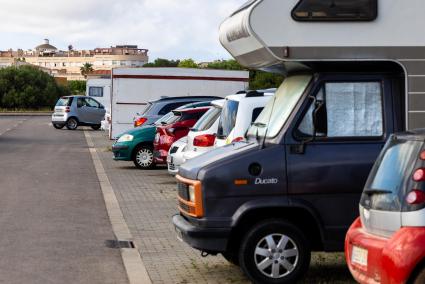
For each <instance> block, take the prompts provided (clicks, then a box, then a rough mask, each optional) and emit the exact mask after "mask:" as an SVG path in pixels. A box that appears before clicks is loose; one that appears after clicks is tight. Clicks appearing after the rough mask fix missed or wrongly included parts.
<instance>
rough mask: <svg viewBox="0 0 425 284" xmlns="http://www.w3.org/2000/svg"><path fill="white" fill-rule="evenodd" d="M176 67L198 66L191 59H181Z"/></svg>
mask: <svg viewBox="0 0 425 284" xmlns="http://www.w3.org/2000/svg"><path fill="white" fill-rule="evenodd" d="M178 67H180V68H198V67H199V66H198V64H196V62H195V61H194V60H193V59H192V58H189V59H183V60H182V61H180V63H179V65H178Z"/></svg>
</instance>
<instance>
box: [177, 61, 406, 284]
mask: <svg viewBox="0 0 425 284" xmlns="http://www.w3.org/2000/svg"><path fill="white" fill-rule="evenodd" d="M322 67H323V69H320V68H319V67H317V69H316V70H315V72H307V71H306V72H303V73H299V72H296V71H298V70H296V71H294V72H293V73H292V74H289V76H287V77H286V79H285V81H284V82H283V84H282V85H281V87H279V89H278V90H277V92H276V95H275V96H274V98H273V99H272V100H271V101H270V102H269V104H268V105H267V106H266V107H265V108H264V110H263V112H261V114H260V115H259V117H258V118H257V120H256V121H255V122H254V123H253V125H252V126H251V128H250V129H249V130H248V133H247V139H248V141H247V142H235V143H232V144H230V145H227V146H225V147H222V148H218V149H215V150H213V151H210V152H208V153H205V154H203V155H202V156H199V157H197V158H194V159H192V160H189V161H187V162H186V163H184V164H183V165H182V166H181V167H180V169H179V173H178V176H177V179H178V187H177V192H178V200H179V211H180V214H179V215H176V216H174V218H173V222H174V225H175V228H176V231H177V234H178V236H179V237H180V238H181V239H183V240H184V241H185V242H187V243H188V244H189V245H191V246H192V247H194V248H196V249H199V250H201V251H203V252H204V253H207V254H217V253H221V254H223V255H224V256H225V257H226V258H227V259H228V260H229V261H231V262H234V263H238V264H239V265H240V266H241V268H242V270H243V271H244V272H245V274H246V275H247V276H248V277H249V278H250V279H251V281H253V282H254V283H295V282H296V281H297V280H299V279H300V277H302V276H303V275H304V274H305V272H306V271H307V269H308V267H309V263H310V258H311V252H312V251H326V252H332V251H343V250H344V240H345V235H346V232H347V230H348V228H349V227H350V225H351V224H352V223H353V221H354V220H355V219H356V218H357V216H358V203H359V200H360V196H361V193H362V190H363V187H364V184H365V182H366V180H367V177H368V175H369V172H370V170H371V168H372V166H373V164H374V162H375V160H376V158H377V157H378V155H379V153H380V151H381V149H382V147H383V146H384V144H385V142H386V140H387V139H388V137H390V135H391V134H392V133H394V132H399V131H403V130H404V127H405V125H406V124H405V120H404V118H405V117H406V116H405V108H404V107H403V95H402V93H401V92H399V90H404V77H402V76H398V72H399V71H400V70H399V69H390V68H387V66H386V65H382V66H380V65H375V66H369V65H365V66H359V65H358V63H357V62H356V66H352V68H351V69H350V64H348V63H346V64H344V65H343V68H344V69H343V70H344V72H340V71H341V69H340V67H341V66H339V65H326V66H322ZM361 67H362V68H361ZM363 68H364V69H363ZM381 68H382V69H381ZM320 70H323V71H322V72H321V71H320ZM390 71H392V72H394V73H390Z"/></svg>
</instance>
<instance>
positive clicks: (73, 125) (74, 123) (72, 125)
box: [69, 119, 77, 128]
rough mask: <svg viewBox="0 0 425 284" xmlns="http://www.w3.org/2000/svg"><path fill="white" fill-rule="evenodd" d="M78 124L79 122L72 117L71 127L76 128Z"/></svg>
mask: <svg viewBox="0 0 425 284" xmlns="http://www.w3.org/2000/svg"><path fill="white" fill-rule="evenodd" d="M76 126H77V122H76V121H75V120H74V119H71V120H70V121H69V127H71V128H75V127H76Z"/></svg>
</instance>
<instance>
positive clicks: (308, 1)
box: [292, 0, 378, 21]
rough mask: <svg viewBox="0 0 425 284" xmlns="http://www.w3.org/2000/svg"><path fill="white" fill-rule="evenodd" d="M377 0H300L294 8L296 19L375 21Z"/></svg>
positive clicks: (294, 17) (293, 12)
mask: <svg viewBox="0 0 425 284" xmlns="http://www.w3.org/2000/svg"><path fill="white" fill-rule="evenodd" d="M377 16H378V1H377V0H320V1H317V0H300V1H299V2H298V4H297V5H296V6H295V8H294V10H292V18H293V19H294V20H295V21H373V20H375V19H376V18H377Z"/></svg>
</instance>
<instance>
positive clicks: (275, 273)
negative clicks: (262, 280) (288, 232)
mask: <svg viewBox="0 0 425 284" xmlns="http://www.w3.org/2000/svg"><path fill="white" fill-rule="evenodd" d="M254 259H255V265H256V266H257V269H258V270H259V271H261V273H262V274H264V275H266V276H267V277H270V278H274V279H277V278H282V277H285V276H287V275H288V274H290V273H291V272H292V271H294V269H295V268H296V266H297V264H298V259H299V252H298V247H297V245H296V244H295V242H294V241H293V240H292V239H291V238H289V237H288V236H285V235H283V234H270V235H268V236H266V237H264V238H263V239H261V240H260V241H259V242H258V244H257V246H256V247H255V252H254Z"/></svg>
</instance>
